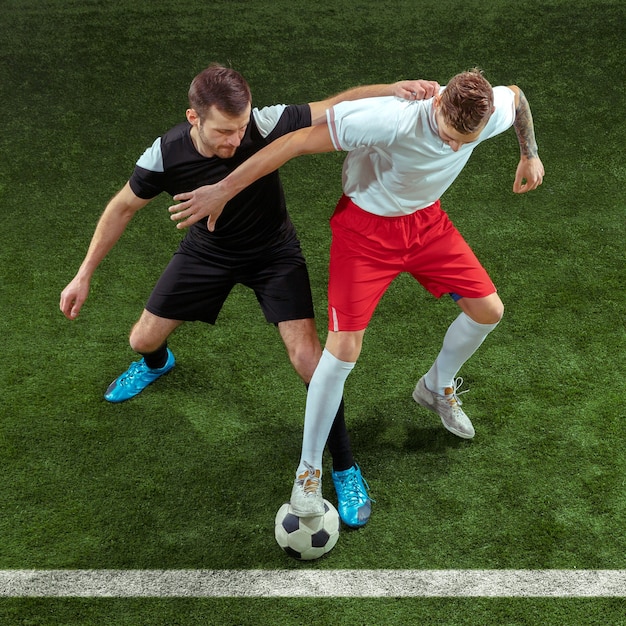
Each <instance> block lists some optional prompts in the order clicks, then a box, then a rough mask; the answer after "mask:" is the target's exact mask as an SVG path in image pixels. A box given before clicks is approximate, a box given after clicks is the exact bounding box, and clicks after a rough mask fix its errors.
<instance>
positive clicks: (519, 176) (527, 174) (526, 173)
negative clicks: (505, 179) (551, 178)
mask: <svg viewBox="0 0 626 626" xmlns="http://www.w3.org/2000/svg"><path fill="white" fill-rule="evenodd" d="M544 176H545V170H544V168H543V163H542V162H541V159H540V158H539V157H531V158H530V159H528V158H526V157H522V158H521V159H520V162H519V164H518V166H517V171H516V172H515V182H514V183H513V191H514V192H515V193H526V192H527V191H532V190H533V189H537V187H539V185H541V183H542V182H543V177H544Z"/></svg>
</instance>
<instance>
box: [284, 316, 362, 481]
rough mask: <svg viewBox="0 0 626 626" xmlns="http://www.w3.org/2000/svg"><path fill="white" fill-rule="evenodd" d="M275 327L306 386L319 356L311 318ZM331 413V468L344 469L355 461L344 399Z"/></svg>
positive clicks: (313, 323) (320, 350) (329, 438)
mask: <svg viewBox="0 0 626 626" xmlns="http://www.w3.org/2000/svg"><path fill="white" fill-rule="evenodd" d="M278 330H279V332H280V335H281V337H282V340H283V342H284V344H285V347H286V349H287V354H288V355H289V360H290V361H291V364H292V365H293V367H294V369H295V370H296V372H297V373H298V375H299V376H300V378H301V379H302V380H303V381H304V383H305V385H306V386H307V389H308V387H309V383H310V382H311V377H312V376H313V372H314V371H315V368H316V367H317V364H318V363H319V360H320V357H321V355H322V347H321V345H320V341H319V337H318V335H317V329H316V328H315V322H314V321H313V320H312V319H310V318H307V319H302V320H290V321H286V322H279V324H278ZM334 415H335V419H334V421H333V424H332V427H331V430H330V434H329V435H328V442H327V443H328V450H329V451H330V454H331V457H332V460H333V470H335V471H345V470H348V469H349V468H351V467H353V466H354V464H355V462H354V457H353V455H352V448H351V446H350V437H349V436H348V431H347V429H346V421H345V412H344V403H343V399H342V400H341V402H340V404H339V406H338V407H337V409H336V410H335V413H334Z"/></svg>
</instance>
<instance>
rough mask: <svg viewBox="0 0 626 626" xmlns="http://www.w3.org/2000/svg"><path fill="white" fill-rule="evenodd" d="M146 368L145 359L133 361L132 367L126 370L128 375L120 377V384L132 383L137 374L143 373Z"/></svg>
mask: <svg viewBox="0 0 626 626" xmlns="http://www.w3.org/2000/svg"><path fill="white" fill-rule="evenodd" d="M146 368H147V365H146V364H145V363H144V361H135V362H134V363H131V365H130V367H129V368H128V370H127V371H126V375H125V376H123V377H122V378H121V379H120V384H121V385H126V384H129V383H132V382H133V379H134V378H135V376H137V375H138V374H142V373H143V372H144V371H145V369H146Z"/></svg>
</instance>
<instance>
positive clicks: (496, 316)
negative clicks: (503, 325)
mask: <svg viewBox="0 0 626 626" xmlns="http://www.w3.org/2000/svg"><path fill="white" fill-rule="evenodd" d="M459 305H460V306H461V309H462V310H463V312H464V313H465V314H466V315H467V316H468V317H469V318H471V319H472V320H473V321H475V322H476V323H477V324H497V323H498V322H499V321H500V320H501V319H502V317H503V316H504V304H503V303H502V300H500V297H499V296H498V295H497V294H493V295H492V296H489V297H487V298H480V299H477V300H473V299H469V298H463V299H461V300H459Z"/></svg>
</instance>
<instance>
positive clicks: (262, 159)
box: [169, 125, 335, 231]
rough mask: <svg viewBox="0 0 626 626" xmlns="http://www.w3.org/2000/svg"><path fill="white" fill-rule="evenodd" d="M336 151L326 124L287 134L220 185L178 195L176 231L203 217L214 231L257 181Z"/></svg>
mask: <svg viewBox="0 0 626 626" xmlns="http://www.w3.org/2000/svg"><path fill="white" fill-rule="evenodd" d="M334 149H335V148H334V146H333V143H332V141H331V138H330V131H329V130H328V126H326V125H323V126H322V125H318V126H311V127H308V128H301V129H300V130H296V131H294V132H292V133H289V134H287V135H283V136H282V137H279V138H278V139H276V140H275V141H273V142H272V143H271V144H269V145H268V146H265V148H263V149H262V150H259V152H257V153H256V154H254V155H252V156H251V157H250V158H249V159H248V160H247V161H244V162H243V163H242V164H241V165H240V166H239V167H238V168H237V169H236V170H234V171H233V172H231V173H230V174H229V175H228V176H227V177H226V178H224V179H223V180H221V181H220V182H219V183H217V184H215V185H206V186H204V187H199V188H198V189H196V190H195V191H192V192H189V193H183V194H178V195H177V196H175V197H174V199H176V200H178V199H180V200H183V202H181V203H180V204H175V205H174V206H171V207H170V208H169V212H170V213H171V214H172V217H171V219H172V220H174V221H177V222H178V224H177V225H176V228H187V227H188V226H191V225H192V224H195V223H196V222H197V221H199V220H201V219H202V218H203V217H208V220H207V228H208V229H209V230H210V231H213V230H215V221H216V220H217V218H218V217H219V216H220V215H221V213H222V210H223V209H224V205H225V204H226V203H227V202H228V201H229V200H231V199H232V198H234V197H235V196H236V195H237V194H238V193H239V192H240V191H243V190H244V189H245V188H246V187H248V186H249V185H251V184H252V183H253V182H254V181H256V180H258V179H259V178H262V177H263V176H267V174H270V173H271V172H273V171H274V170H277V169H278V168H279V167H280V166H281V165H284V164H285V163H287V161H289V160H291V159H293V158H294V157H297V156H300V155H302V154H315V153H318V152H331V151H333V150H334ZM181 220H184V221H181Z"/></svg>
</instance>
